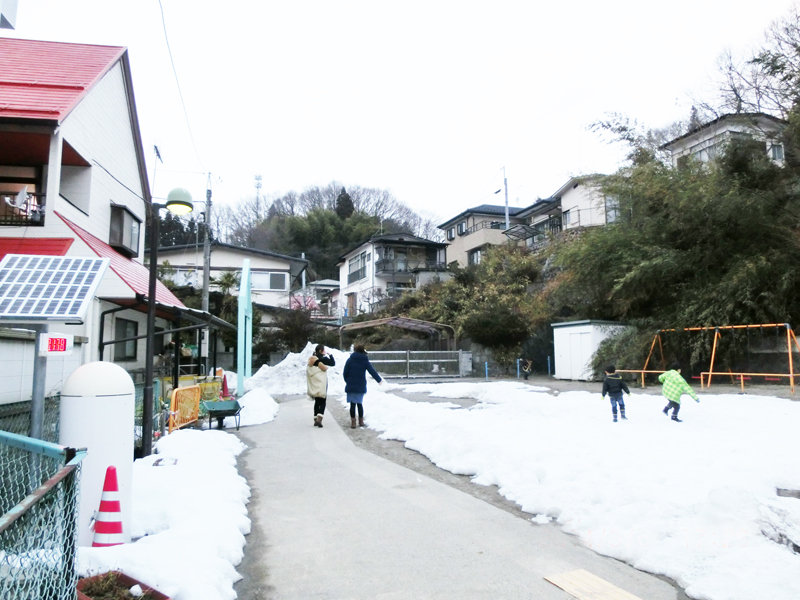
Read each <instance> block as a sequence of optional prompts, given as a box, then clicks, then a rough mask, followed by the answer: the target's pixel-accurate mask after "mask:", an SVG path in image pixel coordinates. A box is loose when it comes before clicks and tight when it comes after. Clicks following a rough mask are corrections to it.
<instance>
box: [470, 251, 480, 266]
mask: <svg viewBox="0 0 800 600" xmlns="http://www.w3.org/2000/svg"><path fill="white" fill-rule="evenodd" d="M467 258H468V261H469V264H471V265H479V264H481V249H480V248H477V249H475V250H470V251H469V254H468V255H467Z"/></svg>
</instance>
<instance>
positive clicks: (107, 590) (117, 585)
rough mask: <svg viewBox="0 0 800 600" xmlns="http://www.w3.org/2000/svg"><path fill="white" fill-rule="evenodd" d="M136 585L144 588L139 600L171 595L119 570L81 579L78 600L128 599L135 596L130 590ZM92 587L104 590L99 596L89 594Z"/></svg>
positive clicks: (151, 599) (166, 599)
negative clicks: (166, 594)
mask: <svg viewBox="0 0 800 600" xmlns="http://www.w3.org/2000/svg"><path fill="white" fill-rule="evenodd" d="M135 585H138V586H139V587H141V588H142V592H143V595H142V596H139V600H169V596H165V595H164V594H162V593H161V592H159V591H158V590H154V589H153V588H151V587H150V586H149V585H147V584H144V583H142V582H141V581H137V580H136V579H134V578H133V577H130V576H129V575H125V573H121V572H119V571H109V572H108V573H102V574H100V575H92V576H91V577H85V578H83V579H79V580H78V600H127V599H129V598H133V597H134V596H132V595H131V594H130V592H129V591H128V590H130V589H131V588H132V587H133V586H135ZM92 588H95V589H96V588H102V592H101V593H100V594H99V595H97V596H95V595H89V594H87V593H86V592H87V591H88V592H89V593H91V590H92Z"/></svg>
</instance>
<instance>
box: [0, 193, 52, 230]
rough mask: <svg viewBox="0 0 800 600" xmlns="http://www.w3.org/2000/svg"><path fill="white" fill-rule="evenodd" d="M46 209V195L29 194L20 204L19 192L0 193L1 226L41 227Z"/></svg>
mask: <svg viewBox="0 0 800 600" xmlns="http://www.w3.org/2000/svg"><path fill="white" fill-rule="evenodd" d="M44 209H45V195H44V194H28V195H27V197H26V198H25V199H24V200H21V201H19V202H18V200H17V192H4V191H0V226H17V227H29V226H31V227H41V226H43V225H44Z"/></svg>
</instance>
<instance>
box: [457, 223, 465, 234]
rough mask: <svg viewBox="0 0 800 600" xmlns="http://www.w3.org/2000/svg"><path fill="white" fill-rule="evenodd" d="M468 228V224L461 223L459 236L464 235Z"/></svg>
mask: <svg viewBox="0 0 800 600" xmlns="http://www.w3.org/2000/svg"><path fill="white" fill-rule="evenodd" d="M466 228H467V224H466V223H459V224H458V235H462V234H463V233H464V230H465V229H466Z"/></svg>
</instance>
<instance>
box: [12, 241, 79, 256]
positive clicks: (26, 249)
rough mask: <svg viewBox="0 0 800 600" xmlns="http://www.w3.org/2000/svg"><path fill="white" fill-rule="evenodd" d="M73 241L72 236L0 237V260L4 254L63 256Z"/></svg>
mask: <svg viewBox="0 0 800 600" xmlns="http://www.w3.org/2000/svg"><path fill="white" fill-rule="evenodd" d="M73 241H74V240H73V239H72V238H21V237H0V260H2V259H3V258H4V257H5V255H6V254H36V255H39V256H64V255H65V254H66V253H67V250H69V247H70V246H72V242H73Z"/></svg>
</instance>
